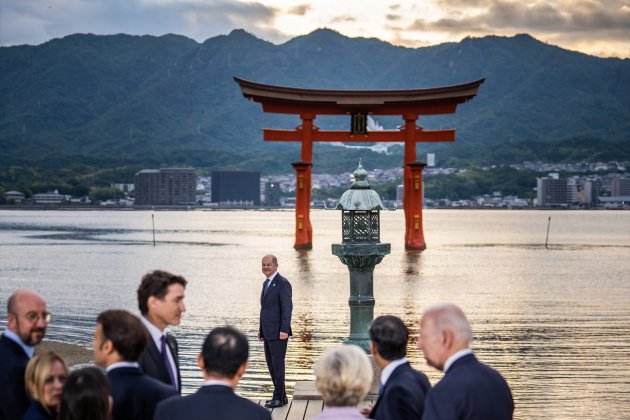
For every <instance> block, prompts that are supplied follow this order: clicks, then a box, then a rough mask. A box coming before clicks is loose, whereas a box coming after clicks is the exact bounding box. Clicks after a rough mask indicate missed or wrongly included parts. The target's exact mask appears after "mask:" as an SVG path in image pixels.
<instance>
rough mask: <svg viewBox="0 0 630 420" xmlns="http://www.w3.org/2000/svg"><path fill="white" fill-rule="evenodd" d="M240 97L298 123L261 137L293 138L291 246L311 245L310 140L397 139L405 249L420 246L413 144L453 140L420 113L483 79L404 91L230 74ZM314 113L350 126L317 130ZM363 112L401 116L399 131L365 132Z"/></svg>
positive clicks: (465, 93) (451, 108)
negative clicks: (296, 156)
mask: <svg viewBox="0 0 630 420" xmlns="http://www.w3.org/2000/svg"><path fill="white" fill-rule="evenodd" d="M234 80H235V81H236V83H238V84H239V86H240V88H241V91H242V93H243V96H245V97H246V98H248V99H250V100H253V101H255V102H259V103H260V104H261V105H262V109H263V111H264V112H274V113H280V114H296V115H299V116H300V118H301V119H302V124H301V125H300V126H298V127H297V128H296V129H295V130H275V129H268V128H265V129H264V130H263V137H264V140H265V141H299V142H301V143H302V146H301V153H300V162H296V163H294V164H293V167H294V169H295V173H296V190H295V244H294V248H295V249H311V248H312V244H313V227H312V226H311V220H310V203H311V170H312V166H313V142H362V143H366V142H401V143H404V144H405V146H404V147H405V154H404V172H403V174H404V175H403V184H404V199H403V205H404V209H405V248H406V249H408V250H423V249H425V248H426V243H425V241H424V231H423V226H422V207H423V203H422V200H423V198H422V196H423V194H422V170H423V168H424V166H425V165H424V164H423V163H421V162H417V161H416V143H418V142H448V141H454V140H455V130H454V129H448V130H424V129H423V128H422V127H419V126H417V125H416V121H417V120H418V118H419V117H420V115H439V114H452V113H454V112H455V110H456V108H457V105H459V104H460V103H463V102H466V101H468V100H469V99H472V98H473V97H474V96H475V95H476V94H477V90H478V89H479V86H480V85H481V84H482V83H483V81H484V79H480V80H477V81H474V82H470V83H466V84H461V85H456V86H446V87H437V88H430V89H410V90H358V91H357V90H321V89H302V88H290V87H284V86H273V85H265V84H261V83H256V82H251V81H248V80H244V79H240V78H238V77H235V78H234ZM317 115H352V129H351V131H349V132H348V131H323V130H319V129H318V128H317V127H316V126H315V125H314V124H313V121H314V120H315V118H316V117H317ZM367 115H401V116H402V118H403V120H404V122H405V124H404V126H402V127H401V128H400V129H399V130H383V131H370V132H368V131H367V129H366V122H367Z"/></svg>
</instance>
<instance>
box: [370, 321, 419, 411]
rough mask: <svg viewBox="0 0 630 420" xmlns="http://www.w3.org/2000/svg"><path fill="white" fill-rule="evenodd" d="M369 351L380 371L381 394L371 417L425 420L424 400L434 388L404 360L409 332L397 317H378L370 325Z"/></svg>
mask: <svg viewBox="0 0 630 420" xmlns="http://www.w3.org/2000/svg"><path fill="white" fill-rule="evenodd" d="M369 334H370V352H371V353H372V357H373V359H374V363H376V365H377V366H378V367H379V368H380V369H381V376H380V378H379V385H380V386H379V395H378V399H377V400H376V404H374V407H373V408H372V410H371V411H370V412H369V417H370V418H373V419H376V420H407V419H409V420H411V419H417V420H420V419H422V412H423V409H424V399H425V397H426V394H427V392H428V391H429V389H430V388H431V385H430V384H429V380H428V379H427V377H426V375H425V374H423V373H421V372H418V371H417V370H414V369H413V368H412V367H411V365H410V364H409V361H408V360H407V358H406V357H405V356H406V355H407V342H408V341H409V330H408V329H407V326H406V325H405V324H404V322H403V321H402V320H401V319H400V318H398V317H395V316H392V315H385V316H379V317H378V318H376V319H375V320H374V321H373V322H372V325H370V330H369Z"/></svg>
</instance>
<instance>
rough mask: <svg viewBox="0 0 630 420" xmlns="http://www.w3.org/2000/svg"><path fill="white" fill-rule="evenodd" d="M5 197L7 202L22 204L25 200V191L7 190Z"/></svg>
mask: <svg viewBox="0 0 630 420" xmlns="http://www.w3.org/2000/svg"><path fill="white" fill-rule="evenodd" d="M4 199H5V200H6V201H7V203H15V204H20V203H21V202H22V201H24V193H21V192H19V191H7V192H6V193H4Z"/></svg>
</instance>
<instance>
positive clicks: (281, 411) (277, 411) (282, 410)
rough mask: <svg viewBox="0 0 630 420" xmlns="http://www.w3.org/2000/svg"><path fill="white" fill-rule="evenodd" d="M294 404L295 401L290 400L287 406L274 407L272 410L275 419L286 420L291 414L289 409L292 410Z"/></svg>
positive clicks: (272, 416)
mask: <svg viewBox="0 0 630 420" xmlns="http://www.w3.org/2000/svg"><path fill="white" fill-rule="evenodd" d="M292 405H293V401H289V404H287V405H285V406H282V407H278V408H274V409H273V410H271V418H272V419H273V420H285V419H286V418H287V415H288V414H289V411H290V410H291V406H292Z"/></svg>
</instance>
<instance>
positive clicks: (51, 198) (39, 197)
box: [33, 190, 68, 204]
mask: <svg viewBox="0 0 630 420" xmlns="http://www.w3.org/2000/svg"><path fill="white" fill-rule="evenodd" d="M67 198H68V197H66V196H65V195H62V194H59V192H58V191H57V190H55V191H52V192H50V191H49V192H46V193H39V194H33V201H34V202H35V204H61V203H63V202H64V201H66V200H67Z"/></svg>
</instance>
